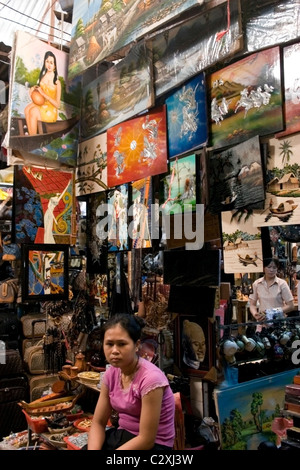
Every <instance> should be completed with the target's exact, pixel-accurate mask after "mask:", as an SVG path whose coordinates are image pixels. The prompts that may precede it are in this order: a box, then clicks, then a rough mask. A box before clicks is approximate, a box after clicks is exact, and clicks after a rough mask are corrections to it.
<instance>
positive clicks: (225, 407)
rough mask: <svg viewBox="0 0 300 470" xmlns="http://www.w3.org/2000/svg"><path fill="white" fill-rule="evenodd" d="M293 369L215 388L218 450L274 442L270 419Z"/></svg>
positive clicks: (254, 447)
mask: <svg viewBox="0 0 300 470" xmlns="http://www.w3.org/2000/svg"><path fill="white" fill-rule="evenodd" d="M296 374H299V371H297V369H293V370H289V371H286V372H281V373H278V374H274V375H270V376H267V377H262V378H259V379H254V380H250V381H249V382H245V383H241V384H238V385H234V386H230V387H224V388H215V390H214V401H215V406H216V412H217V416H218V422H219V425H220V434H221V436H220V437H221V449H222V450H239V451H241V450H257V448H258V446H259V444H260V443H261V442H263V441H270V442H273V443H276V437H277V436H276V434H275V432H273V431H272V428H273V426H272V423H273V422H274V419H275V418H276V417H278V416H280V412H281V410H283V409H284V400H285V386H286V385H288V384H292V383H293V378H294V376H295V375H296Z"/></svg>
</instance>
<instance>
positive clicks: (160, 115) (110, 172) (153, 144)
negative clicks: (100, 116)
mask: <svg viewBox="0 0 300 470" xmlns="http://www.w3.org/2000/svg"><path fill="white" fill-rule="evenodd" d="M166 171H167V132H166V107H165V105H163V106H161V107H159V108H155V109H154V110H152V111H151V112H149V113H147V114H145V115H143V116H140V117H136V118H133V119H131V120H129V121H126V122H122V123H121V124H119V125H117V126H114V127H112V128H110V129H108V131H107V183H108V186H109V187H114V186H117V185H119V184H124V183H128V182H131V181H135V180H139V179H142V178H145V177H147V176H153V175H158V174H160V173H165V172H166Z"/></svg>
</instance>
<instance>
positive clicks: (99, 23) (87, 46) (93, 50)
mask: <svg viewBox="0 0 300 470" xmlns="http://www.w3.org/2000/svg"><path fill="white" fill-rule="evenodd" d="M202 3H204V0H172V2H170V1H169V0H153V1H149V0H124V1H122V2H121V1H116V2H110V1H108V0H92V1H89V2H82V0H75V1H74V7H73V17H72V33H71V44H70V63H69V71H68V74H69V78H73V77H74V76H76V75H79V74H81V73H82V72H83V71H84V70H85V69H87V68H88V67H91V66H92V65H93V64H96V63H97V62H100V61H103V60H104V59H105V58H107V57H110V56H112V55H113V53H114V52H117V51H121V50H122V49H124V48H125V46H127V45H129V44H130V43H132V42H134V41H137V39H139V38H143V37H145V35H147V34H148V33H150V32H151V31H153V30H154V29H157V28H158V27H162V25H163V24H165V23H166V22H168V21H170V20H172V19H174V18H175V17H177V16H179V15H180V14H181V13H183V12H185V11H186V10H188V9H190V8H192V7H194V6H195V5H201V4H202ZM115 57H116V55H115ZM123 57H124V53H123ZM118 58H120V55H119V56H118Z"/></svg>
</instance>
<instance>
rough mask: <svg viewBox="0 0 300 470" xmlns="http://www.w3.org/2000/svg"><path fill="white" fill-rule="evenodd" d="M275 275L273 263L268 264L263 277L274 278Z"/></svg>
mask: <svg viewBox="0 0 300 470" xmlns="http://www.w3.org/2000/svg"><path fill="white" fill-rule="evenodd" d="M276 274H277V266H276V264H275V263H274V261H272V262H271V263H270V264H268V266H265V275H266V276H267V277H275V276H276Z"/></svg>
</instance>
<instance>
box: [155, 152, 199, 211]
mask: <svg viewBox="0 0 300 470" xmlns="http://www.w3.org/2000/svg"><path fill="white" fill-rule="evenodd" d="M196 184H197V182H196V156H195V154H193V155H188V156H186V157H182V158H176V159H175V160H172V161H171V162H170V170H169V173H168V175H166V176H165V177H164V178H163V195H162V200H161V204H162V206H161V207H162V213H163V214H164V215H170V214H178V213H182V212H186V211H188V212H191V211H193V210H195V206H196Z"/></svg>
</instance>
